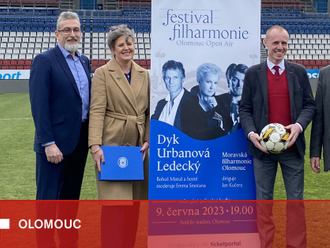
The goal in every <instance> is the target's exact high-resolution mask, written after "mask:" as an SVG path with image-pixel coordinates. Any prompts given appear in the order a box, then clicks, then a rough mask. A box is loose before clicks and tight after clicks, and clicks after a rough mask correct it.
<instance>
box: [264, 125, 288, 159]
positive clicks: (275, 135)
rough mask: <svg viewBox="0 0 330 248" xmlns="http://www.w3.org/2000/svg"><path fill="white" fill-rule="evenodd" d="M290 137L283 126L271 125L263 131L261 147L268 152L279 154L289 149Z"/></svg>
mask: <svg viewBox="0 0 330 248" xmlns="http://www.w3.org/2000/svg"><path fill="white" fill-rule="evenodd" d="M289 135H290V134H289V133H288V132H287V131H286V129H285V128H284V126H283V125H282V124H279V123H270V124H268V125H266V126H265V127H264V128H263V129H262V130H261V133H260V137H261V138H262V140H261V145H262V146H263V147H264V148H265V149H266V150H267V151H269V152H271V153H275V154H279V153H281V152H282V151H284V150H285V149H286V148H287V147H288V141H287V139H288V137H289Z"/></svg>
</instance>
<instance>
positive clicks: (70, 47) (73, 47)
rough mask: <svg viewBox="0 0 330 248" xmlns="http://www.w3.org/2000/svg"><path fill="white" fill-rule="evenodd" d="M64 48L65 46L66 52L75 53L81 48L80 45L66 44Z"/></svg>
mask: <svg viewBox="0 0 330 248" xmlns="http://www.w3.org/2000/svg"><path fill="white" fill-rule="evenodd" d="M64 46H65V50H67V51H68V52H75V51H77V50H78V48H79V43H77V44H75V45H70V44H68V43H67V42H66V43H65V45H64Z"/></svg>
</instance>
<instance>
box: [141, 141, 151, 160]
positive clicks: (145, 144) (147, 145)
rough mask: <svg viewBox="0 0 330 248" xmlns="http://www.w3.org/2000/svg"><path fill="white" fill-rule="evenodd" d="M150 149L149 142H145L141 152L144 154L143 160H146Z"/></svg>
mask: <svg viewBox="0 0 330 248" xmlns="http://www.w3.org/2000/svg"><path fill="white" fill-rule="evenodd" d="M148 149H149V141H145V142H144V143H143V146H142V148H141V150H140V152H143V155H142V158H143V160H144V159H145V157H146V155H147V152H148Z"/></svg>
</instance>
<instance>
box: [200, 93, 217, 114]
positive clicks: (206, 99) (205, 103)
mask: <svg viewBox="0 0 330 248" xmlns="http://www.w3.org/2000/svg"><path fill="white" fill-rule="evenodd" d="M199 105H201V107H202V108H203V109H204V111H209V110H210V109H213V108H214V107H216V106H217V105H218V103H217V100H216V99H215V97H214V96H200V97H199Z"/></svg>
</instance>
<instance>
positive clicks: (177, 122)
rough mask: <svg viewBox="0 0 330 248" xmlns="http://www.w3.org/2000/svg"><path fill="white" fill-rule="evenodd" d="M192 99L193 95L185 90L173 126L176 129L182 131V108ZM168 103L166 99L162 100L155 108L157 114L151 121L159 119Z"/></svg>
mask: <svg viewBox="0 0 330 248" xmlns="http://www.w3.org/2000/svg"><path fill="white" fill-rule="evenodd" d="M190 98H191V93H190V92H189V91H187V90H186V89H184V93H183V96H182V98H181V101H180V104H179V106H178V110H177V112H176V115H175V120H174V123H173V126H174V127H176V128H177V129H179V130H182V127H181V106H182V102H184V101H187V100H189V99H190ZM166 103H167V101H166V100H165V99H162V100H160V101H159V102H158V103H157V106H156V108H155V113H154V114H153V115H152V116H151V119H155V120H158V119H159V116H160V114H161V113H162V111H163V109H164V107H165V105H166Z"/></svg>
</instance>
